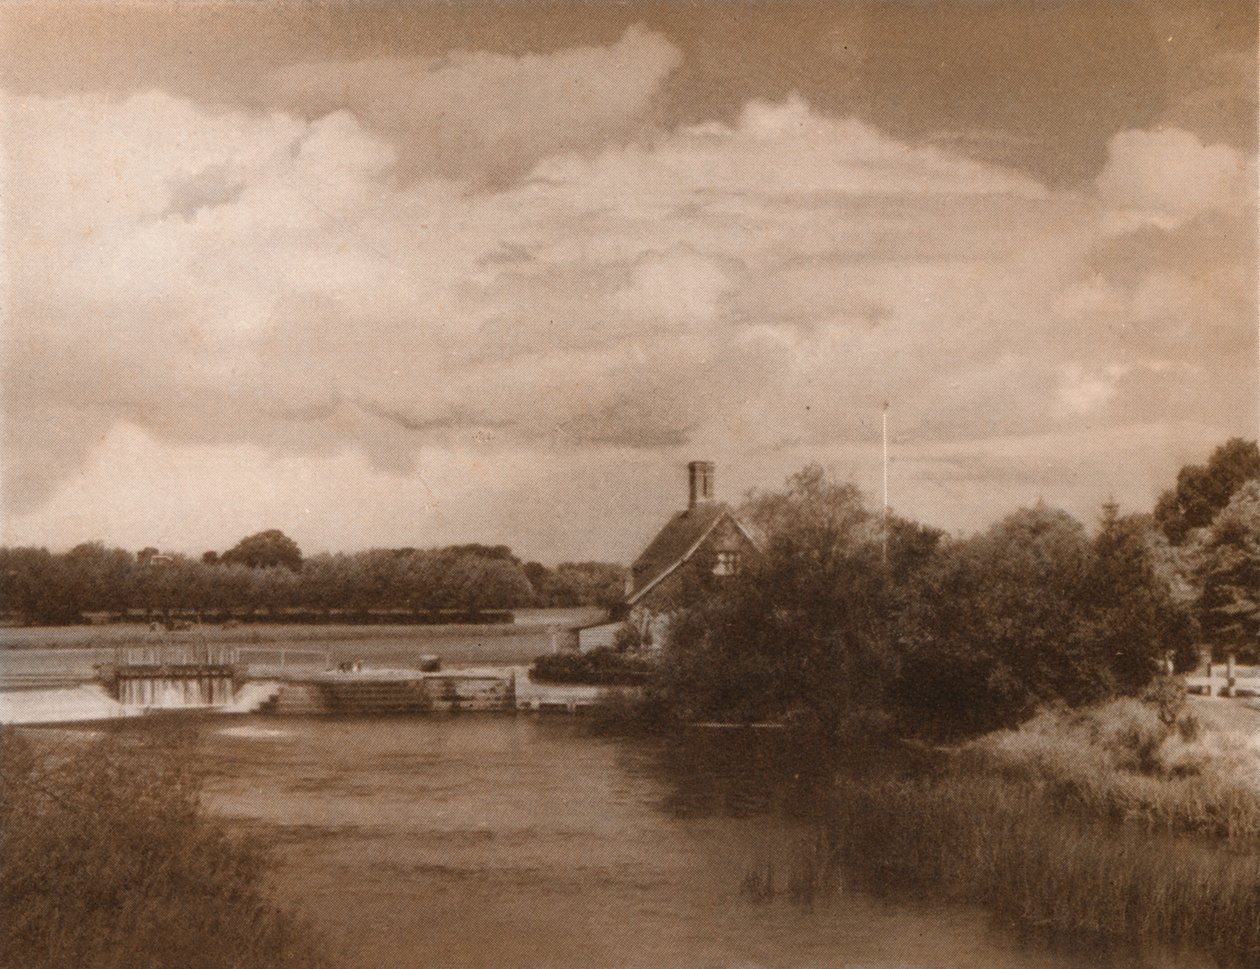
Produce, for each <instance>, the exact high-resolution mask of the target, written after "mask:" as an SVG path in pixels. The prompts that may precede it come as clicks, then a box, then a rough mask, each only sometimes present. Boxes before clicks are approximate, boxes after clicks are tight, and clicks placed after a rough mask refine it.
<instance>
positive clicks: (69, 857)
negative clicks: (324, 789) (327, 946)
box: [0, 730, 327, 969]
mask: <svg viewBox="0 0 1260 969" xmlns="http://www.w3.org/2000/svg"><path fill="white" fill-rule="evenodd" d="M188 743H190V741H188V740H187V739H184V738H181V737H177V736H172V735H168V734H166V733H165V732H163V733H160V734H156V735H154V736H153V737H152V738H151V739H149V740H148V741H147V742H144V743H140V742H139V741H136V740H135V739H134V738H132V739H130V740H127V741H124V740H122V739H120V738H119V737H117V736H106V737H105V738H103V739H98V738H86V737H67V738H66V739H65V740H63V741H61V742H60V743H57V742H53V741H50V738H48V737H40V738H38V739H37V740H28V739H26V738H25V737H23V736H22V735H20V734H18V733H16V732H14V731H11V730H6V731H4V732H3V733H2V734H0V868H3V871H4V878H3V879H2V880H0V966H2V967H5V969H8V967H13V969H61V967H65V966H75V967H77V969H96V967H100V969H106V967H110V969H116V967H120V966H126V967H129V969H169V967H173V966H180V967H182V969H320V967H322V966H325V965H326V964H327V963H326V961H325V959H324V957H323V956H322V955H321V953H320V952H319V951H318V949H317V947H316V946H315V945H314V944H313V942H312V937H311V934H310V931H309V929H308V928H307V927H306V926H304V925H303V924H301V923H300V922H299V921H297V920H296V919H295V918H294V917H292V916H291V915H289V914H288V913H287V912H285V911H283V910H281V909H280V908H278V907H277V906H276V905H275V904H273V902H272V901H271V900H270V898H269V897H268V895H267V893H266V892H265V891H264V889H263V887H262V886H263V882H264V879H265V872H266V865H267V861H268V859H267V856H266V854H265V852H264V851H263V850H262V849H261V848H260V846H259V845H257V844H253V843H248V842H245V841H242V840H240V839H239V838H233V837H230V836H229V835H228V834H227V833H226V831H225V829H224V828H223V827H222V826H221V825H220V824H218V823H217V822H215V821H213V820H211V819H210V818H209V817H208V816H207V815H206V814H205V813H204V812H203V811H202V809H201V808H200V806H199V803H198V788H199V780H198V777H197V776H196V775H195V774H194V773H192V772H190V770H189V768H188V766H187V765H188V764H189V763H190V762H191V760H192V758H191V757H190V756H188V755H189V750H188V749H187V746H186V745H187V744H188Z"/></svg>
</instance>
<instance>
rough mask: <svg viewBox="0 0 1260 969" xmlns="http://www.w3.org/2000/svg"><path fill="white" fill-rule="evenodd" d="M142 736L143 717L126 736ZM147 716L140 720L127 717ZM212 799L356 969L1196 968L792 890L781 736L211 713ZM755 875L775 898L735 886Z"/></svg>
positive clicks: (803, 800) (968, 919) (907, 908)
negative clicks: (629, 735) (255, 843)
mask: <svg viewBox="0 0 1260 969" xmlns="http://www.w3.org/2000/svg"><path fill="white" fill-rule="evenodd" d="M133 729H135V728H133ZM139 729H143V728H139ZM201 730H202V731H203V733H204V735H205V738H206V739H207V740H208V741H210V742H209V743H206V744H204V745H203V752H202V754H201V756H203V757H205V758H206V759H207V761H208V766H209V768H210V774H211V783H210V788H209V794H208V806H209V807H211V809H212V810H214V811H216V812H218V813H220V814H222V815H224V816H226V817H228V818H231V819H233V823H234V824H236V825H237V826H239V827H240V828H242V829H244V830H249V831H252V832H254V833H256V834H258V835H259V836H261V837H265V838H266V839H268V840H270V841H272V842H273V843H275V844H276V845H277V855H278V860H279V861H280V863H281V864H280V867H279V868H278V870H277V873H276V876H275V884H276V889H277V891H278V893H279V894H280V895H281V896H282V897H283V898H284V900H285V901H286V902H287V903H288V904H290V905H292V906H293V907H295V908H297V909H298V910H300V911H301V912H303V913H304V914H306V915H307V916H308V917H309V918H310V919H311V920H312V921H313V922H315V923H316V924H317V925H318V926H319V927H320V929H321V930H322V931H323V932H324V934H325V936H326V937H327V938H328V939H329V940H330V942H331V944H332V946H333V948H334V950H335V953H336V954H337V955H338V956H339V957H340V958H341V959H342V961H343V963H344V964H345V965H347V966H348V967H353V969H359V967H364V969H366V967H373V969H378V967H397V969H412V967H449V969H459V967H473V966H477V967H491V966H493V967H500V969H518V967H519V969H526V967H592V969H600V967H609V969H612V967H617V969H632V967H687V969H707V967H713V969H734V967H753V966H764V967H785V969H786V967H793V969H805V967H830V966H870V967H875V966H881V967H938V969H977V967H995V969H1066V967H1086V966H1088V967H1113V969H1115V967H1124V969H1133V967H1139V966H1144V967H1159V969H1167V967H1173V966H1177V967H1183V966H1202V965H1206V964H1205V963H1202V962H1198V961H1197V960H1196V959H1194V958H1193V957H1192V956H1190V955H1188V954H1186V953H1180V954H1172V953H1167V952H1164V953H1133V952H1126V953H1120V954H1117V953H1101V952H1096V951H1095V952H1089V951H1083V950H1082V951H1065V950H1063V949H1052V948H1050V947H1048V946H1046V945H1045V944H1044V943H1041V942H1036V941H1028V940H1022V939H1021V938H1020V937H1019V936H1018V935H1016V934H1015V933H1013V932H1011V931H1009V930H1008V929H1006V928H1005V927H1003V926H1002V925H1000V924H997V923H996V922H995V921H994V920H993V919H992V918H991V917H989V916H988V915H986V914H985V913H983V912H981V911H978V910H973V909H967V908H959V907H952V906H938V905H931V904H924V903H919V902H895V901H887V900H881V899H878V898H875V897H873V896H871V895H868V894H865V893H863V892H862V891H859V890H856V889H854V888H852V887H851V886H848V885H845V884H843V879H841V880H840V882H839V883H838V884H837V886H836V888H835V889H833V890H832V891H831V892H829V893H827V894H824V895H822V896H820V897H816V898H814V899H813V900H812V902H810V903H803V902H801V901H800V900H793V899H792V897H791V895H790V893H789V892H787V891H785V890H778V889H781V888H786V881H787V878H788V872H790V871H791V870H792V866H793V864H795V863H796V862H798V861H799V860H800V859H801V858H803V857H805V856H807V855H808V854H809V853H810V851H811V850H812V846H813V845H814V844H815V838H814V834H813V831H814V830H815V828H814V826H813V825H812V824H811V818H810V810H811V809H810V807H809V805H810V803H811V799H810V797H809V788H810V785H809V783H808V779H807V776H804V775H805V774H807V771H805V768H804V762H803V761H802V762H800V763H798V762H797V761H796V759H795V756H794V754H793V752H792V751H791V750H784V749H775V744H776V743H779V744H781V741H778V740H777V738H768V739H766V738H763V739H757V740H749V739H743V738H729V737H727V738H712V737H709V738H699V739H697V738H693V739H692V740H689V741H673V742H663V741H648V742H645V741H642V740H629V739H625V738H604V737H597V736H592V735H591V734H590V733H589V731H588V730H587V728H586V726H585V725H584V724H582V723H581V722H575V721H571V720H568V719H564V718H555V719H534V718H528V717H515V718H514V717H495V716H486V717H476V716H462V717H453V718H446V719H443V718H437V717H434V718H424V719H398V720H298V719H280V718H251V719H247V720H237V719H233V720H231V721H230V722H224V721H220V720H217V719H214V718H209V719H206V720H204V721H202V726H201ZM767 867H769V870H770V872H771V876H770V879H771V881H772V883H774V885H775V887H776V891H775V893H774V895H773V897H771V898H769V899H766V900H761V901H758V900H754V899H753V898H751V897H750V896H749V895H748V894H747V893H746V892H745V891H743V890H742V889H743V885H744V882H745V880H746V879H747V877H748V875H749V873H750V872H760V873H762V874H763V875H764V873H765V872H766V871H767Z"/></svg>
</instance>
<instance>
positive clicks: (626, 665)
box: [530, 646, 656, 686]
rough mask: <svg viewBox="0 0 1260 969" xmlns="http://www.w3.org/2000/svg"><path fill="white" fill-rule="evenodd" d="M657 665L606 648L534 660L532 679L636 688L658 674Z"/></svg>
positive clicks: (550, 655) (557, 654)
mask: <svg viewBox="0 0 1260 969" xmlns="http://www.w3.org/2000/svg"><path fill="white" fill-rule="evenodd" d="M655 669H656V663H655V661H653V660H651V659H649V658H647V657H645V656H639V655H634V654H630V653H623V652H619V651H618V650H616V649H612V648H609V647H606V646H603V647H600V648H599V649H592V650H591V651H590V652H586V653H578V652H572V653H550V654H548V655H546V656H539V657H538V659H536V660H534V666H533V669H531V670H530V677H531V678H532V679H535V680H538V681H539V682H542V683H574V684H578V683H581V684H587V685H589V686H637V685H639V684H642V683H644V682H645V681H646V680H647V678H648V677H649V676H650V675H651V674H652V673H653V672H654V671H655Z"/></svg>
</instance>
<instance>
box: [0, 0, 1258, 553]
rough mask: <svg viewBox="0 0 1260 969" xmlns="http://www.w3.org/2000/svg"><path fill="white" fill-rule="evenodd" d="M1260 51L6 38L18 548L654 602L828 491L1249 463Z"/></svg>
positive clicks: (1087, 35) (516, 9) (571, 8)
mask: <svg viewBox="0 0 1260 969" xmlns="http://www.w3.org/2000/svg"><path fill="white" fill-rule="evenodd" d="M1256 28H1257V24H1256V9H1255V5H1254V4H1250V3H1243V2H1238V3H1221V2H1219V0H1210V2H1206V0H1205V2H1197V0H1195V2H1175V0H1159V2H1156V0H1115V2H1096V0H1091V2H1088V3H1086V2H1063V0H1039V2H1036V3H1034V2H1031V0H1026V2H1025V0H936V2H933V0H878V2H876V0H870V2H848V3H829V4H822V3H818V2H815V3H792V2H781V3H771V2H768V0H767V2H760V3H737V2H711V3H687V4H683V3H672V4H665V3H634V2H631V3H611V2H610V3H587V4H573V3H566V4H561V3H528V4H526V3H508V4H500V5H491V4H488V3H482V2H471V0H463V2H459V0H457V2H450V3H432V4H430V3H409V4H404V3H401V2H395V3H384V4H372V3H366V2H357V3H352V2H342V3H322V4H309V5H299V4H291V3H289V4H268V3H245V2H217V3H216V2H210V3H196V4H185V5H179V6H177V5H175V4H173V3H156V2H143V3H142V2H135V3H120V2H110V3H100V4H73V3H72V4H59V5H52V4H47V3H32V4H25V3H22V2H11V3H8V4H6V5H5V6H4V7H3V9H2V10H0V50H2V52H3V56H0V131H3V136H2V138H3V141H2V144H3V153H2V154H0V166H2V167H0V185H2V186H3V193H2V197H3V199H4V202H3V216H4V218H3V221H2V223H0V233H2V235H0V252H3V254H4V270H5V271H4V273H3V274H0V285H2V286H3V290H2V293H3V300H2V301H0V305H3V307H4V309H3V314H4V315H3V329H2V330H0V368H2V370H0V373H2V376H3V408H2V415H3V438H2V442H0V506H2V511H3V518H2V524H0V542H3V543H4V544H9V545H17V544H34V545H45V546H48V547H50V548H55V549H56V548H67V547H69V546H71V545H73V544H76V543H78V542H80V541H85V540H102V541H105V542H106V543H108V544H116V545H121V546H123V547H126V548H132V549H137V548H141V547H144V546H150V545H152V546H157V547H160V548H162V549H163V550H168V551H183V552H189V553H200V552H201V551H203V550H207V549H218V550H222V549H224V548H227V547H229V546H231V545H232V544H234V543H235V542H236V541H237V540H238V539H239V538H241V537H242V536H244V535H247V534H250V533H252V532H255V531H259V530H262V529H264V528H281V529H283V530H284V531H285V532H286V533H287V534H289V535H290V536H292V537H293V538H294V539H295V540H297V541H298V543H299V544H300V545H301V546H302V548H303V549H304V550H305V551H307V552H316V551H322V550H334V551H335V550H347V551H348V550H355V549H361V548H369V547H379V546H390V547H398V546H432V545H440V544H447V543H454V542H465V541H481V542H487V543H500V542H502V543H506V544H509V545H511V546H512V547H513V548H514V549H515V550H516V551H517V552H518V554H520V555H522V556H523V557H525V558H535V559H539V560H542V561H544V562H557V561H563V560H581V559H602V560H612V561H629V560H631V559H632V558H633V557H634V555H635V554H636V553H637V551H638V550H639V549H641V547H642V546H643V545H644V544H645V543H646V541H647V540H648V539H649V538H650V537H651V535H652V534H653V533H654V532H655V530H656V529H658V528H659V527H660V525H661V524H662V523H663V521H664V520H665V519H666V517H667V516H668V515H669V514H670V513H672V512H673V511H675V510H677V509H678V508H680V507H683V506H684V505H685V502H686V463H687V462H688V461H689V460H692V459H707V460H712V461H715V462H716V463H717V487H718V492H719V496H720V497H722V498H725V499H728V500H731V501H737V500H738V499H739V498H740V496H741V495H742V494H744V493H745V492H746V491H747V490H748V489H750V488H774V487H777V486H778V485H780V484H781V483H782V481H783V480H784V478H785V477H786V476H787V475H789V474H791V473H792V472H794V471H796V470H799V469H800V468H801V467H803V466H805V465H806V464H809V463H818V464H821V465H822V466H823V467H825V468H826V469H827V470H828V471H830V472H831V473H832V474H833V475H834V476H835V477H836V478H838V479H840V480H844V481H852V482H854V483H856V484H858V485H859V486H860V487H862V488H864V489H866V490H867V491H868V493H869V494H870V495H871V496H872V500H873V501H874V502H876V503H878V501H879V500H880V488H881V454H882V446H881V412H882V409H883V405H884V403H885V402H886V403H887V405H888V420H889V437H890V466H889V484H890V494H889V500H890V502H891V505H892V507H893V509H894V510H895V511H897V512H898V513H901V514H903V515H907V516H910V517H913V518H917V519H919V520H922V521H925V522H928V523H930V524H933V525H936V526H938V527H942V528H945V529H947V530H948V531H950V532H953V533H956V534H965V533H968V532H971V531H974V530H978V529H982V528H984V527H986V526H987V525H988V524H989V523H991V522H992V521H994V520H996V519H998V518H1000V517H1001V516H1002V515H1004V514H1006V513H1008V512H1010V511H1012V510H1014V509H1015V508H1017V507H1019V506H1021V505H1028V504H1031V503H1034V502H1036V501H1038V500H1044V501H1046V502H1048V503H1050V504H1053V505H1057V506H1060V507H1063V508H1066V509H1067V510H1068V511H1070V512H1072V513H1073V514H1075V515H1077V516H1078V517H1080V518H1081V519H1082V520H1083V521H1085V522H1086V523H1091V522H1093V521H1095V520H1096V519H1097V517H1098V513H1099V508H1100V506H1101V504H1102V503H1103V502H1104V501H1106V500H1108V499H1109V498H1114V499H1115V500H1116V501H1118V502H1119V503H1120V505H1121V506H1122V508H1124V509H1126V510H1129V511H1145V510H1149V509H1150V507H1151V505H1152V503H1153V501H1154V499H1155V497H1156V496H1157V495H1158V493H1159V492H1160V491H1162V490H1163V489H1165V488H1167V487H1168V486H1170V485H1171V483H1172V482H1173V480H1174V479H1175V476H1176V472H1177V470H1178V468H1179V467H1180V466H1182V465H1183V464H1185V463H1187V462H1190V461H1202V460H1203V459H1205V458H1206V456H1207V454H1208V453H1209V452H1210V451H1211V450H1212V448H1214V447H1215V446H1216V445H1218V444H1220V443H1222V442H1223V441H1224V440H1226V439H1227V438H1229V437H1231V436H1235V435H1242V436H1246V437H1249V438H1254V437H1255V436H1256V433H1257V427H1258V425H1260V415H1258V414H1257V407H1258V401H1260V387H1258V377H1257V368H1258V365H1260V354H1258V350H1257V338H1258V327H1257V250H1256V208H1255V203H1256V101H1257V71H1256V34H1257V29H1256Z"/></svg>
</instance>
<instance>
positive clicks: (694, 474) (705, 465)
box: [687, 461, 715, 508]
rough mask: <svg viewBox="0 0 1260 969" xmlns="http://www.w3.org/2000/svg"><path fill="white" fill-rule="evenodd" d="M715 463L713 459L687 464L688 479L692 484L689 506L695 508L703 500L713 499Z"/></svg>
mask: <svg viewBox="0 0 1260 969" xmlns="http://www.w3.org/2000/svg"><path fill="white" fill-rule="evenodd" d="M714 469H715V465H714V464H713V462H712V461H692V462H691V463H690V464H689V465H687V479H688V483H689V485H690V489H689V492H688V494H689V498H688V501H687V507H688V508H695V507H696V505H698V504H701V503H702V502H708V501H712V500H713V475H714Z"/></svg>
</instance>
